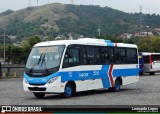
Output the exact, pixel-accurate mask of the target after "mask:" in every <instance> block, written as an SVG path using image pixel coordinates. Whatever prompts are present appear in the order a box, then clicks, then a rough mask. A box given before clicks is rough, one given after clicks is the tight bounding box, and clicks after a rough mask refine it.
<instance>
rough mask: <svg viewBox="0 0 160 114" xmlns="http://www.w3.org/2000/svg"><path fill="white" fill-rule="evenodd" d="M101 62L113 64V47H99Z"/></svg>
mask: <svg viewBox="0 0 160 114" xmlns="http://www.w3.org/2000/svg"><path fill="white" fill-rule="evenodd" d="M101 56H102V59H101V60H102V64H113V63H114V55H113V48H111V47H102V48H101Z"/></svg>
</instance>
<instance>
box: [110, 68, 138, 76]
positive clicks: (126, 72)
mask: <svg viewBox="0 0 160 114" xmlns="http://www.w3.org/2000/svg"><path fill="white" fill-rule="evenodd" d="M112 74H113V77H118V76H122V77H123V76H138V74H139V69H138V68H132V69H113V73H112Z"/></svg>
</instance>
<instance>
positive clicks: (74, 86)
mask: <svg viewBox="0 0 160 114" xmlns="http://www.w3.org/2000/svg"><path fill="white" fill-rule="evenodd" d="M67 84H70V85H71V86H72V87H73V91H74V93H75V92H76V83H75V82H74V81H68V82H67V83H66V85H67Z"/></svg>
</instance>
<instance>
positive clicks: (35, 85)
mask: <svg viewBox="0 0 160 114" xmlns="http://www.w3.org/2000/svg"><path fill="white" fill-rule="evenodd" d="M29 85H33V86H43V85H45V84H31V83H29Z"/></svg>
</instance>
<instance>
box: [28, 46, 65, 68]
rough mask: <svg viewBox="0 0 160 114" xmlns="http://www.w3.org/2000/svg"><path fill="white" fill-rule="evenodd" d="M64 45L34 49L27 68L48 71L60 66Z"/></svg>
mask: <svg viewBox="0 0 160 114" xmlns="http://www.w3.org/2000/svg"><path fill="white" fill-rule="evenodd" d="M64 47H65V46H64V45H61V46H43V47H34V48H33V49H32V51H31V53H30V55H29V57H28V60H27V64H26V68H27V69H32V70H46V69H52V68H56V67H59V66H60V62H61V58H62V54H63V50H64Z"/></svg>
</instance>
